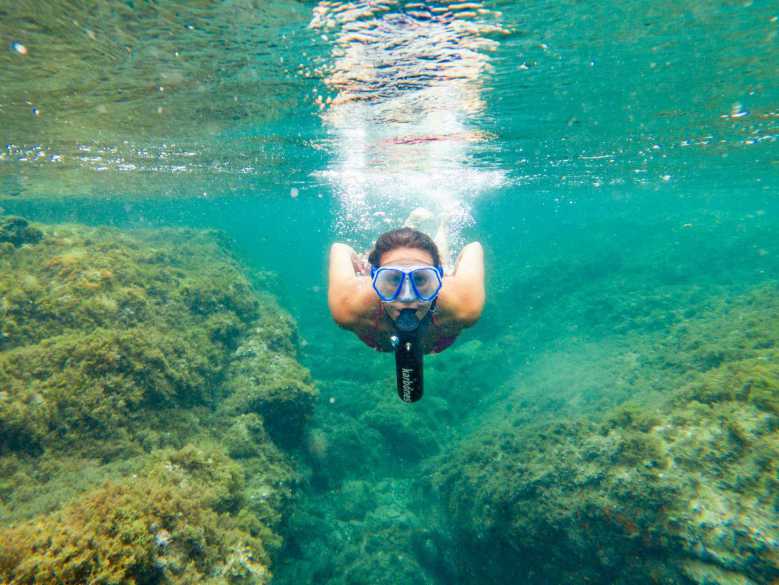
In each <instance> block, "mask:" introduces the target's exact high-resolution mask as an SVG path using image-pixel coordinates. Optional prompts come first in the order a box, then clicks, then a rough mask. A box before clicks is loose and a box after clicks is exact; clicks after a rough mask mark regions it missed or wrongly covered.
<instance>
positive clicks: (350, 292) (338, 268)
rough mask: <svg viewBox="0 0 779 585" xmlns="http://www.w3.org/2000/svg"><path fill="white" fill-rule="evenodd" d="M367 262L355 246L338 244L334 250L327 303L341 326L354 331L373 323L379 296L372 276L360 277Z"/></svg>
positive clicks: (331, 256)
mask: <svg viewBox="0 0 779 585" xmlns="http://www.w3.org/2000/svg"><path fill="white" fill-rule="evenodd" d="M364 267H365V263H364V261H363V260H362V259H361V258H360V257H359V256H358V255H357V253H356V252H355V251H354V249H352V247H351V246H347V245H346V244H339V243H335V244H333V245H332V247H331V248H330V267H329V270H328V286H327V304H328V306H329V307H330V313H331V314H332V316H333V319H335V322H336V323H338V324H339V325H340V326H341V327H345V328H347V329H354V328H355V327H358V326H360V325H362V324H363V322H364V321H366V320H370V318H371V315H372V313H373V311H374V310H375V307H376V302H377V298H378V297H377V296H376V292H375V291H374V290H373V287H372V286H371V279H370V277H368V276H363V275H362V274H358V271H362V270H363V269H364Z"/></svg>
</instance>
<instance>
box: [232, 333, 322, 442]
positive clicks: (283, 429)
mask: <svg viewBox="0 0 779 585" xmlns="http://www.w3.org/2000/svg"><path fill="white" fill-rule="evenodd" d="M274 325H275V326H274V327H272V328H268V329H266V328H263V327H260V326H257V327H255V328H254V329H252V330H251V331H250V332H249V334H248V335H247V336H246V337H245V338H244V340H243V342H242V343H241V345H240V346H239V347H238V348H237V349H236V351H235V352H234V353H233V355H232V357H231V360H230V364H229V366H228V368H227V371H226V375H225V385H224V386H225V389H226V390H227V392H228V394H229V397H228V398H227V399H226V400H225V401H224V404H223V409H224V410H225V411H226V412H229V413H233V414H242V413H251V412H253V413H257V414H259V415H261V416H262V418H263V419H264V420H265V425H266V427H267V428H268V431H269V432H270V434H271V436H272V437H273V439H274V440H275V441H277V442H279V443H280V444H282V445H287V446H290V445H295V444H298V443H300V441H301V440H302V438H303V429H304V426H305V423H306V421H307V420H308V418H309V417H310V415H311V413H312V411H313V408H314V399H315V398H316V390H315V388H314V386H313V384H312V382H311V378H310V376H309V373H308V371H307V370H305V369H304V368H303V367H301V366H300V364H299V363H298V362H297V361H296V360H295V359H294V357H293V356H292V355H290V354H287V353H284V351H287V350H288V349H289V347H287V346H286V343H289V341H288V340H289V337H288V336H284V337H283V336H281V335H279V329H280V328H281V329H282V330H283V329H284V328H286V327H287V324H286V323H285V322H284V320H281V322H280V323H278V322H276V323H274ZM268 331H270V334H268V333H267V332H268ZM281 339H286V340H287V341H286V343H283V342H282V341H281ZM279 350H282V351H279Z"/></svg>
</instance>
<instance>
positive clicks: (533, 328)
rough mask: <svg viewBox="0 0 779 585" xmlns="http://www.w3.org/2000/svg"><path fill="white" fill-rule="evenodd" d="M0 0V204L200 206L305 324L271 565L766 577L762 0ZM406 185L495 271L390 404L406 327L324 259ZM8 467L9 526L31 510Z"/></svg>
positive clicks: (357, 235) (121, 209) (205, 222)
mask: <svg viewBox="0 0 779 585" xmlns="http://www.w3.org/2000/svg"><path fill="white" fill-rule="evenodd" d="M0 15H2V18H1V19H0V30H2V39H3V42H4V43H5V44H6V45H5V46H6V48H5V49H3V51H2V52H0V71H2V73H0V79H2V84H0V118H2V120H3V123H2V134H3V144H5V148H4V150H1V151H0V207H1V208H2V213H4V214H6V215H19V216H23V217H25V218H26V219H27V220H29V221H31V222H33V223H34V224H35V225H39V226H50V227H49V228H48V229H50V230H56V229H63V228H57V227H56V226H59V225H61V224H78V225H86V226H98V227H106V226H107V227H111V228H117V229H118V230H119V231H118V232H116V233H118V234H121V233H127V234H134V233H147V232H143V230H152V231H153V232H159V233H160V234H161V235H160V236H158V237H159V238H160V239H161V240H163V241H164V240H165V238H166V237H167V236H166V235H165V234H168V233H170V234H175V233H178V232H165V231H164V230H163V228H182V229H183V228H194V229H197V230H203V229H210V228H216V229H218V230H221V231H222V232H223V234H224V238H223V239H222V240H220V241H223V244H224V245H225V246H227V248H228V249H229V250H231V253H232V254H233V255H234V258H235V259H236V263H237V266H239V269H240V270H244V271H247V272H251V271H268V272H271V273H274V274H275V275H276V276H275V277H268V278H266V279H265V280H262V279H261V280H260V281H253V282H255V287H257V288H260V289H265V290H267V291H269V292H271V293H272V294H273V295H274V296H275V297H276V298H277V299H278V302H279V304H280V305H281V307H282V308H283V310H285V311H286V312H288V313H289V314H290V315H291V316H292V318H293V319H294V321H295V322H296V327H297V341H296V350H295V359H297V360H298V361H299V362H300V363H301V364H302V365H303V366H305V368H308V370H310V373H311V379H312V381H313V384H314V385H315V386H316V388H317V389H318V397H317V398H316V400H315V401H314V402H313V406H312V410H311V413H312V414H311V417H310V420H307V422H306V426H305V429H304V430H303V431H301V436H300V437H299V438H298V440H297V441H293V442H292V444H291V445H290V444H284V441H283V440H281V439H279V438H278V437H277V436H276V435H274V432H275V431H272V432H271V438H272V439H273V440H274V441H275V442H277V443H279V444H280V445H281V449H282V451H283V453H284V455H283V457H286V458H287V459H288V460H289V462H290V463H289V465H290V466H291V467H293V468H294V469H295V470H296V471H295V473H296V474H297V476H296V477H297V479H296V480H295V481H293V482H290V484H289V486H290V487H289V493H288V494H287V496H285V497H286V499H285V500H284V501H285V504H284V505H283V506H279V507H278V509H279V517H278V518H276V519H275V520H274V522H273V523H272V527H273V531H274V532H275V533H277V534H278V535H279V536H280V538H279V539H278V541H274V542H275V544H273V545H271V544H268V543H269V542H270V541H271V539H270V538H269V537H267V538H266V535H265V533H262V536H261V537H258V538H261V539H262V540H263V541H264V542H266V545H267V546H266V548H267V549H268V550H269V551H270V553H269V555H270V557H269V558H270V560H268V561H267V565H268V566H269V568H270V569H269V570H270V572H272V573H273V575H274V576H273V578H272V582H273V583H278V584H284V583H301V582H304V583H305V582H309V583H533V584H542V583H603V584H606V583H631V584H632V583H698V584H701V585H704V584H712V583H718V584H723V585H724V584H726V583H727V584H730V583H733V584H736V583H739V584H746V583H766V584H773V583H776V581H777V579H779V553H778V552H777V551H779V501H777V499H776V497H777V496H776V494H777V493H779V471H777V464H778V459H779V430H778V429H779V410H777V396H779V374H777V371H776V367H775V366H776V359H777V358H779V354H777V353H776V349H775V348H776V347H777V344H779V321H777V320H776V319H777V318H776V315H777V313H776V311H775V309H776V307H777V301H778V300H779V292H778V289H777V274H778V270H779V238H777V236H776V234H777V233H779V231H778V230H779V221H778V220H777V217H778V216H777V213H778V212H779V199H777V193H779V175H778V174H777V173H778V172H779V147H777V144H776V141H777V130H779V105H778V104H779V85H777V83H776V79H777V73H779V71H777V64H778V63H779V41H778V39H777V33H778V32H779V20H778V19H779V12H777V10H776V6H774V5H772V4H771V3H769V2H759V1H745V2H720V3H711V2H704V1H692V0H689V1H687V0H686V1H683V2H654V3H650V4H649V5H647V3H643V2H620V3H616V2H607V3H600V4H597V5H596V4H586V3H580V2H562V1H560V2H529V3H524V4H523V3H510V2H497V1H496V2H485V3H480V2H475V3H470V2H468V3H466V2H463V3H453V4H450V5H447V4H444V3H426V2H420V3H409V2H406V3H404V2H396V1H393V0H386V1H383V2H354V3H343V2H335V1H334V2H321V3H318V4H317V3H314V2H287V1H283V2H271V3H268V2H264V3H263V2H250V1H232V2H227V1H225V2H197V3H175V2H160V3H143V2H124V3H112V2H98V3H94V4H88V5H86V4H78V3H64V2H63V3H54V4H49V5H47V6H46V7H41V6H38V4H37V3H32V2H16V3H13V4H7V5H5V6H0ZM420 206H421V207H425V208H427V209H429V210H430V211H431V212H432V213H433V215H434V216H435V217H436V218H446V220H447V222H448V223H447V225H448V229H449V239H450V242H451V245H452V248H453V252H454V253H456V252H457V251H458V249H459V248H460V247H462V245H463V244H465V243H467V242H469V241H474V240H478V241H480V242H481V243H482V244H483V245H484V248H485V255H486V269H487V282H486V285H487V291H488V301H487V306H486V307H485V311H484V314H483V316H482V319H481V321H480V322H479V323H478V324H477V325H476V326H475V327H473V328H472V329H469V330H467V331H465V332H463V334H462V335H461V336H460V338H459V339H458V341H457V343H456V344H455V345H454V346H453V347H452V348H450V349H449V350H447V351H446V352H444V353H442V354H441V355H436V356H430V357H429V358H427V359H426V395H425V398H424V399H423V400H422V401H421V402H419V403H417V404H415V405H413V406H409V405H405V404H402V403H400V402H399V401H398V400H397V398H396V396H395V391H394V380H393V369H392V358H391V356H388V355H382V354H378V353H376V352H373V351H371V350H370V349H368V348H366V347H365V346H363V345H362V344H361V343H360V342H359V340H357V339H356V338H354V337H353V336H352V335H351V334H349V333H347V332H345V331H342V330H339V329H338V328H337V327H336V326H335V325H334V324H333V323H332V321H331V319H330V317H329V314H328V311H327V303H326V283H327V280H326V278H327V275H326V262H327V257H326V256H327V250H328V247H329V245H330V244H331V243H332V242H333V241H345V242H348V243H350V244H351V245H353V246H355V247H356V248H357V249H360V250H366V249H368V248H369V246H370V244H371V242H372V241H373V240H374V239H375V238H376V236H377V235H379V234H380V233H381V232H382V231H383V230H385V229H389V228H391V227H395V226H397V225H400V224H401V223H402V222H403V220H404V219H405V218H406V216H407V215H408V214H409V212H411V211H412V210H413V209H415V208H417V207H420ZM85 229H86V228H85ZM139 230H141V232H139ZM45 233H46V234H47V235H46V237H47V238H53V236H50V235H49V234H50V233H51V232H45ZM111 233H113V232H111ZM75 237H76V236H73V238H75ZM95 237H96V238H97V239H98V240H99V239H100V237H97V236H95ZM101 237H102V236H101ZM144 237H145V236H144ZM170 237H171V242H177V241H178V239H177V238H178V237H179V236H173V235H171V236H170ZM73 238H71V239H73ZM117 238H119V236H117ZM35 245H36V244H31V248H33V247H34V246H35ZM63 245H65V244H63ZM85 245H87V244H85ZM128 245H129V244H128ZM155 245H159V246H162V245H163V244H155ZM176 245H177V244H176ZM206 258H207V260H206V262H205V264H206V265H208V262H210V259H211V258H212V257H211V256H210V255H209V256H206ZM214 261H215V262H216V260H214ZM173 264H175V262H173ZM20 265H21V264H20ZM176 265H178V264H176ZM8 266H10V264H9V265H8ZM219 266H221V264H220V265H219ZM182 270H184V268H182ZM192 270H195V271H196V272H197V270H205V268H203V266H200V267H199V268H197V267H196V268H195V269H192ZM9 274H10V273H9ZM204 274H205V272H204ZM257 282H259V283H260V284H257ZM9 290H10V288H9V289H7V290H6V289H4V294H5V295H6V296H7V297H8V298H11V293H10V292H8V291H9ZM85 294H87V293H86V292H85ZM90 294H91V293H90ZM3 317H4V318H5V319H9V318H10V312H7V313H4V314H3ZM30 318H32V317H30ZM117 319H118V318H117ZM109 324H110V323H109ZM116 326H117V327H122V326H123V325H122V324H121V323H120V322H119V321H118V320H117V322H116ZM243 335H244V337H241V338H240V339H244V338H245V336H246V335H248V333H246V332H244V333H243ZM236 343H239V342H236ZM234 349H235V348H231V351H232V350H234ZM2 351H8V352H10V351H11V349H7V350H6V349H3V346H2V345H0V352H2ZM9 355H10V353H9ZM217 379H218V377H217ZM216 384H217V385H218V384H219V382H216ZM214 392H217V391H216V390H214ZM217 393H218V392H217ZM626 404H627V406H625V405H626ZM180 407H181V408H182V412H183V409H184V408H185V407H184V406H183V403H182V405H181V406H180ZM139 408H141V407H140V406H139ZM144 408H147V406H144ZM214 408H215V409H216V410H218V408H216V407H214ZM274 412H275V411H274ZM262 415H263V417H265V419H266V420H265V424H266V425H267V426H268V427H269V428H275V427H274V425H276V426H280V427H281V428H283V427H284V424H285V423H284V422H283V421H284V420H285V419H283V418H279V419H278V420H275V421H274V420H268V417H269V416H274V415H268V414H267V413H265V412H263V413H262ZM277 416H278V417H282V416H283V415H282V414H278V415H277ZM205 418H207V416H206V415H203V419H204V420H205ZM4 420H6V419H4ZM215 424H228V423H225V421H224V420H221V419H220V422H218V423H215ZM229 424H232V423H229ZM215 433H216V434H215V435H214V436H217V437H219V440H225V441H226V440H227V439H225V438H224V437H221V436H220V435H219V432H218V431H215ZM182 436H183V435H182ZM63 441H64V438H63ZM218 442H219V441H217V443H218ZM174 443H175V442H174ZM170 446H174V445H173V444H172V445H170ZM175 446H178V445H175ZM56 447H57V444H56V441H55V442H54V443H52V446H51V447H47V449H50V450H51V452H52V453H54V452H55V451H56ZM1 448H2V449H3V450H2V451H0V456H2V457H5V458H6V459H8V460H10V458H12V457H17V456H18V457H22V455H19V454H18V453H15V452H14V449H13V448H12V447H9V446H8V445H7V444H5V443H4V444H3V445H2V446H1ZM146 451H147V452H148V453H150V454H151V455H153V452H154V449H153V448H148V447H146ZM36 456H39V455H36ZM125 456H126V454H122V455H118V456H117V455H114V456H113V459H111V457H109V456H107V455H103V456H102V457H103V458H104V459H105V461H104V463H106V464H109V463H110V464H112V465H114V467H112V468H110V471H106V472H104V473H103V472H101V473H102V475H100V474H98V476H99V477H100V479H101V481H102V479H103V478H105V477H114V476H116V477H121V476H122V473H125V472H127V469H130V468H131V467H130V464H129V463H123V461H124V459H123V457H125ZM24 457H25V458H27V459H25V461H28V463H29V465H31V466H32V467H31V468H32V469H37V468H36V467H35V466H36V465H37V463H36V462H35V459H34V457H33V458H32V459H29V457H31V456H29V454H27V455H24ZM231 457H233V458H234V459H239V460H240V457H238V456H234V455H231ZM279 457H281V456H279ZM130 459H131V458H130V457H129V456H127V461H130ZM252 461H253V460H252ZM274 461H275V460H274ZM9 465H10V464H9ZM122 465H127V466H128V467H127V469H124V468H123V467H122ZM106 469H108V468H106ZM262 469H263V468H261V467H256V466H255V467H252V466H251V465H247V466H245V467H244V471H243V473H245V474H246V481H247V482H248V483H247V485H252V477H254V478H257V477H260V476H261V475H262V474H263V473H264V471H263V470H262ZM30 474H31V476H33V475H35V474H33V473H32V472H30ZM35 477H38V476H35ZM36 481H37V480H36ZM9 485H10V484H9ZM285 485H286V484H285ZM79 489H86V486H82V488H79ZM18 490H19V488H18V487H14V488H11V487H3V488H2V490H0V494H2V497H3V498H4V499H5V500H6V501H5V502H4V508H8V509H10V512H8V513H7V514H4V515H3V519H4V524H6V525H11V524H13V523H15V522H19V521H22V520H26V519H28V518H29V517H32V516H33V514H32V513H27V512H25V513H24V514H20V515H19V517H14V510H13V507H14V506H15V505H16V504H15V502H18V501H22V497H21V496H19V495H18V493H17V492H18ZM75 491H78V490H75ZM19 493H20V492H19ZM75 497H76V496H74V495H73V494H72V493H71V492H68V496H67V497H64V496H63V497H62V498H60V499H61V500H62V501H63V502H66V501H69V500H70V499H71V498H75ZM247 498H248V496H247ZM25 501H27V500H25ZM58 505H59V504H58ZM63 505H64V504H63ZM34 507H35V506H32V508H34ZM32 508H31V509H32ZM55 508H56V507H54V506H48V507H47V508H46V513H52V509H55ZM25 509H26V508H25ZM247 509H248V508H247ZM218 511H219V513H225V512H224V510H222V509H219V510H218ZM236 514H237V512H236ZM262 521H263V522H265V521H266V518H265V517H262ZM270 525H271V524H270V523H269V526H270ZM170 531H171V532H172V533H173V529H172V528H171V529H170ZM156 534H158V535H159V533H156ZM253 536H257V535H256V534H253ZM175 538H176V537H174V542H175ZM159 547H162V548H164V546H163V545H159ZM155 550H157V549H155ZM4 558H5V557H2V556H0V571H1V570H4V565H3V562H5V561H4ZM231 558H232V557H231ZM166 571H168V569H164V568H159V566H158V572H157V573H153V574H152V575H151V576H150V575H146V577H145V579H146V580H145V581H143V580H140V581H138V582H144V583H147V582H148V583H156V582H179V581H177V580H176V579H178V578H179V577H177V576H176V575H177V574H176V571H175V570H173V569H170V572H166ZM0 574H2V575H3V579H7V580H8V582H14V583H15V582H20V583H21V582H27V581H22V580H20V581H13V580H12V578H11V577H7V576H6V575H7V574H8V573H0ZM227 574H228V572H227V570H226V569H225V570H224V571H223V572H222V573H220V574H219V575H212V577H213V578H214V579H218V578H221V579H222V580H221V581H219V580H216V581H214V582H230V583H232V582H257V583H261V582H266V581H267V579H268V577H267V575H265V574H259V573H251V575H250V576H248V577H247V576H246V574H245V575H244V577H242V578H245V579H246V580H245V581H240V580H238V577H235V579H233V580H231V579H230V578H229V577H228V576H225V575H227ZM247 574H248V573H247ZM181 579H183V577H181ZM252 579H254V580H252ZM124 580H125V581H126V582H133V581H131V580H130V577H129V576H126V577H125V578H124ZM41 582H57V581H54V580H50V581H47V580H42V581H41ZM94 582H115V581H111V580H110V579H109V580H107V581H94ZM180 582H187V581H184V580H182V581H180Z"/></svg>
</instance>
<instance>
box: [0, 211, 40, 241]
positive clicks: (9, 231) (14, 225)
mask: <svg viewBox="0 0 779 585" xmlns="http://www.w3.org/2000/svg"><path fill="white" fill-rule="evenodd" d="M42 238H43V232H41V230H39V229H38V228H35V227H33V226H31V225H30V224H29V222H28V221H27V220H26V219H24V218H21V217H15V216H9V217H3V218H0V243H3V242H9V243H10V244H13V245H14V246H15V247H17V248H18V247H19V246H21V245H22V244H35V243H37V242H39V241H41V239H42Z"/></svg>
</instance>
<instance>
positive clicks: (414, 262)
mask: <svg viewBox="0 0 779 585" xmlns="http://www.w3.org/2000/svg"><path fill="white" fill-rule="evenodd" d="M389 264H392V265H394V266H419V265H420V264H421V265H425V266H432V265H433V257H432V256H431V255H430V252H427V251H426V250H418V249H416V248H396V249H395V250H390V251H389V252H385V253H384V254H383V255H382V257H381V265H382V266H387V265H389Z"/></svg>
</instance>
